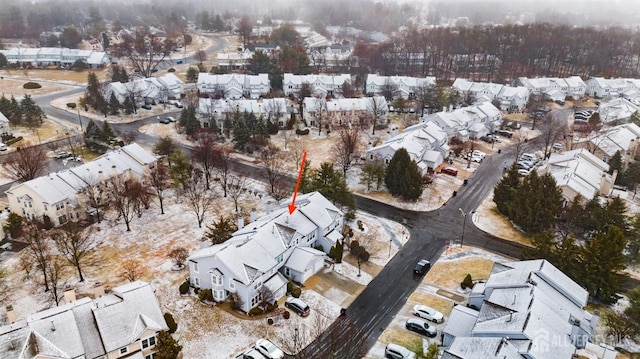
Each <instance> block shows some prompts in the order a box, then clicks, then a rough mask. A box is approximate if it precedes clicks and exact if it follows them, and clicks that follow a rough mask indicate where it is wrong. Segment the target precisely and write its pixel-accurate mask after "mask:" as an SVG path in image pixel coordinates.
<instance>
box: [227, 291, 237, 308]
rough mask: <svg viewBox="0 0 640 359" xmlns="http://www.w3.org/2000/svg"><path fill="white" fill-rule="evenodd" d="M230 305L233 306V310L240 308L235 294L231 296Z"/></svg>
mask: <svg viewBox="0 0 640 359" xmlns="http://www.w3.org/2000/svg"><path fill="white" fill-rule="evenodd" d="M229 306H230V307H231V310H238V303H237V302H236V299H235V296H234V295H233V294H231V295H230V296H229Z"/></svg>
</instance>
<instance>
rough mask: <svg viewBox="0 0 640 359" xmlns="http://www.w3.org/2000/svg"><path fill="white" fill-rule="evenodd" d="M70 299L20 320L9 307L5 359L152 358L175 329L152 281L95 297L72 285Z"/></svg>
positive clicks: (0, 338)
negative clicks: (160, 337) (161, 337)
mask: <svg viewBox="0 0 640 359" xmlns="http://www.w3.org/2000/svg"><path fill="white" fill-rule="evenodd" d="M103 291H104V290H103ZM65 301H67V303H66V304H62V305H60V306H58V307H54V308H51V309H47V310H44V311H41V312H38V313H35V314H32V315H29V316H28V317H27V318H26V319H23V320H19V321H16V318H15V314H14V313H13V310H9V312H8V313H7V316H8V319H9V322H10V324H8V325H5V326H2V327H0V357H2V358H86V359H96V358H109V359H118V358H140V359H143V358H144V359H152V358H153V357H154V355H155V354H154V353H155V349H156V343H157V339H156V338H157V333H158V332H160V331H163V330H168V329H169V328H168V326H167V323H166V322H165V320H164V317H163V315H162V311H161V310H160V304H159V303H158V299H157V298H156V296H155V294H154V289H153V288H151V285H149V283H145V282H141V281H136V282H132V283H127V284H124V285H121V286H118V287H116V288H114V289H113V291H112V292H111V293H109V294H106V295H105V294H102V296H100V297H97V298H95V299H93V300H92V299H91V298H89V297H84V298H80V299H76V297H75V292H74V291H73V289H72V290H70V291H67V292H65Z"/></svg>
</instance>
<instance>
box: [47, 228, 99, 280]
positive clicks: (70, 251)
mask: <svg viewBox="0 0 640 359" xmlns="http://www.w3.org/2000/svg"><path fill="white" fill-rule="evenodd" d="M51 238H52V239H53V240H54V241H55V243H56V247H57V248H58V252H59V253H60V255H61V256H62V257H63V258H64V259H65V260H66V261H67V262H68V263H69V264H70V265H71V266H73V267H74V268H75V269H76V271H77V272H78V277H79V279H80V282H84V276H83V275H82V268H83V267H86V266H91V265H95V261H93V258H92V256H93V253H94V250H95V248H96V241H95V240H94V239H93V237H92V236H91V233H90V232H89V231H88V230H84V229H83V228H82V227H81V226H80V225H79V224H78V223H76V222H68V223H66V224H65V225H64V226H61V227H59V228H57V229H56V230H54V231H53V232H52V233H51Z"/></svg>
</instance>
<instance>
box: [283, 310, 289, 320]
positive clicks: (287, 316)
mask: <svg viewBox="0 0 640 359" xmlns="http://www.w3.org/2000/svg"><path fill="white" fill-rule="evenodd" d="M282 317H283V318H284V319H289V318H290V317H291V313H289V311H288V310H285V311H284V313H282Z"/></svg>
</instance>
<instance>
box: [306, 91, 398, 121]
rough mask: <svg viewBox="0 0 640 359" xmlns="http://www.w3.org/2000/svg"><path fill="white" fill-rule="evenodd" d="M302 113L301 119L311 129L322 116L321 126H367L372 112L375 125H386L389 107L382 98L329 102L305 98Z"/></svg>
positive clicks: (338, 99)
mask: <svg viewBox="0 0 640 359" xmlns="http://www.w3.org/2000/svg"><path fill="white" fill-rule="evenodd" d="M302 111H303V112H302V115H303V119H305V121H307V124H308V125H309V126H311V127H315V126H317V125H318V116H323V119H322V120H323V123H322V124H321V125H322V126H325V125H326V124H330V125H332V126H353V125H359V126H368V124H369V123H370V118H371V116H373V112H374V111H375V112H377V118H378V123H377V124H386V123H387V114H388V113H389V106H388V103H387V100H386V99H385V98H384V97H383V96H375V97H357V98H334V99H331V100H329V101H327V100H325V99H321V98H317V97H306V98H305V99H304V100H303V102H302Z"/></svg>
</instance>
